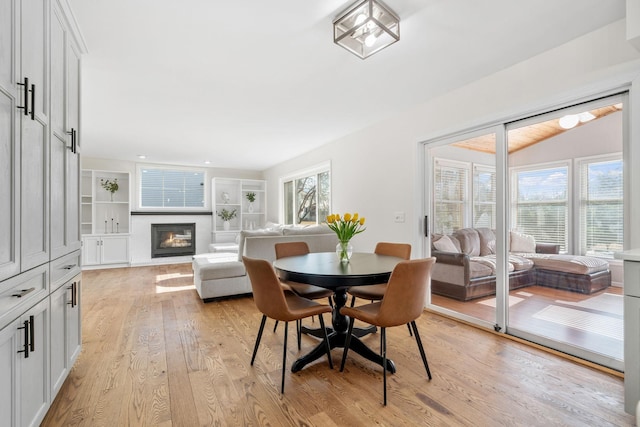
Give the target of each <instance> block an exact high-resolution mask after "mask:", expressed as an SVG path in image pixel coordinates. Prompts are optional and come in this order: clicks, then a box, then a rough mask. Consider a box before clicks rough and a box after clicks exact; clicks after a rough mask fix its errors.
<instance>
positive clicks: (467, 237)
mask: <svg viewBox="0 0 640 427" xmlns="http://www.w3.org/2000/svg"><path fill="white" fill-rule="evenodd" d="M453 236H454V237H455V238H456V239H458V241H459V242H460V251H461V252H464V253H465V254H467V255H469V256H478V255H480V236H479V235H478V232H477V231H476V229H475V228H461V229H460V230H457V231H455V232H454V233H453Z"/></svg>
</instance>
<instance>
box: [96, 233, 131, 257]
mask: <svg viewBox="0 0 640 427" xmlns="http://www.w3.org/2000/svg"><path fill="white" fill-rule="evenodd" d="M128 262H129V237H128V236H126V237H123V236H104V237H103V238H102V264H123V263H128Z"/></svg>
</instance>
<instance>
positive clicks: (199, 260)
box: [192, 252, 251, 302]
mask: <svg viewBox="0 0 640 427" xmlns="http://www.w3.org/2000/svg"><path fill="white" fill-rule="evenodd" d="M192 267H193V282H194V284H195V286H196V290H197V291H198V295H200V298H202V299H203V300H204V301H205V302H207V301H209V300H211V299H213V298H219V297H225V296H229V295H242V294H247V293H251V283H250V282H249V280H248V278H247V271H246V270H245V268H244V264H243V263H242V262H241V261H238V254H237V253H229V252H215V253H209V254H201V255H194V257H193V262H192Z"/></svg>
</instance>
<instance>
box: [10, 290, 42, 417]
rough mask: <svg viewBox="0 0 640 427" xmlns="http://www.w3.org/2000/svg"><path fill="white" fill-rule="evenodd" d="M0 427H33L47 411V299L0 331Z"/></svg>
mask: <svg viewBox="0 0 640 427" xmlns="http://www.w3.org/2000/svg"><path fill="white" fill-rule="evenodd" d="M0 372H2V378H3V380H2V381H0V384H1V385H0V399H1V402H0V411H1V412H0V417H1V418H0V425H1V426H37V425H39V424H40V422H41V421H42V419H43V418H44V416H45V415H46V413H47V409H48V408H49V399H50V395H49V389H48V386H49V382H48V375H49V299H48V298H46V299H44V300H42V301H41V302H40V303H38V304H36V305H35V306H34V307H32V308H31V309H30V310H28V311H27V312H26V313H24V314H23V315H22V316H21V317H19V318H18V319H17V320H15V321H13V322H12V323H10V324H9V325H7V326H6V327H5V328H4V329H2V330H0Z"/></svg>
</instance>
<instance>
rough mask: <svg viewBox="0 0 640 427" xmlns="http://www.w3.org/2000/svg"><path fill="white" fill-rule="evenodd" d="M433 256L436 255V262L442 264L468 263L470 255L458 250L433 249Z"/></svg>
mask: <svg viewBox="0 0 640 427" xmlns="http://www.w3.org/2000/svg"><path fill="white" fill-rule="evenodd" d="M431 256H434V257H436V262H438V263H440V264H451V265H465V264H466V265H468V264H469V255H467V254H463V253H456V252H442V251H437V250H434V251H431Z"/></svg>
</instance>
